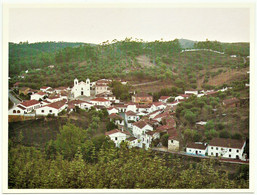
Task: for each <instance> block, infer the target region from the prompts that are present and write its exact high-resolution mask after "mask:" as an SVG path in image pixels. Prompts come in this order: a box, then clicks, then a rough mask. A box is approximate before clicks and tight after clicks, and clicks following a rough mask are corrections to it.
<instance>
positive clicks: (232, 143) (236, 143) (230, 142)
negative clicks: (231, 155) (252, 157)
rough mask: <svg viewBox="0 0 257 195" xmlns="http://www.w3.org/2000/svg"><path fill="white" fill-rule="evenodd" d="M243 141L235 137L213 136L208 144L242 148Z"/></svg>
mask: <svg viewBox="0 0 257 195" xmlns="http://www.w3.org/2000/svg"><path fill="white" fill-rule="evenodd" d="M244 143H245V141H243V140H236V139H225V138H213V139H212V140H211V141H210V143H209V145H210V146H218V147H227V148H242V147H243V145H244Z"/></svg>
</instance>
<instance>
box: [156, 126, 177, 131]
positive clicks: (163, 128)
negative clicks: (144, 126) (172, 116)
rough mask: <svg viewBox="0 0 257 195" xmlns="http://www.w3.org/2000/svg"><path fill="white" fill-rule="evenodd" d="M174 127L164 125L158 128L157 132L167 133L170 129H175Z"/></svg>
mask: <svg viewBox="0 0 257 195" xmlns="http://www.w3.org/2000/svg"><path fill="white" fill-rule="evenodd" d="M173 128H174V127H173V126H171V125H162V126H159V127H157V128H156V130H157V131H158V132H161V131H165V130H169V129H173Z"/></svg>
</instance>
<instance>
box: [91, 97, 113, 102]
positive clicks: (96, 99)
mask: <svg viewBox="0 0 257 195" xmlns="http://www.w3.org/2000/svg"><path fill="white" fill-rule="evenodd" d="M90 101H95V102H109V100H107V99H104V98H95V99H92V100H90Z"/></svg>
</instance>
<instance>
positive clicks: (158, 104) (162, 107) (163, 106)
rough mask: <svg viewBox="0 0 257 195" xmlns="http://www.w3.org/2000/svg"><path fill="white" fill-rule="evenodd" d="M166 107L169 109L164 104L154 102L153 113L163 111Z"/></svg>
mask: <svg viewBox="0 0 257 195" xmlns="http://www.w3.org/2000/svg"><path fill="white" fill-rule="evenodd" d="M166 107H167V106H166V104H164V103H163V102H153V103H152V111H155V110H163V109H165V108H166Z"/></svg>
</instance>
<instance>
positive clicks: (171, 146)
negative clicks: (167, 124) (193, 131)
mask: <svg viewBox="0 0 257 195" xmlns="http://www.w3.org/2000/svg"><path fill="white" fill-rule="evenodd" d="M168 150H169V151H178V150H179V139H178V136H177V134H176V132H174V133H173V135H170V137H169V138H168Z"/></svg>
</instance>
